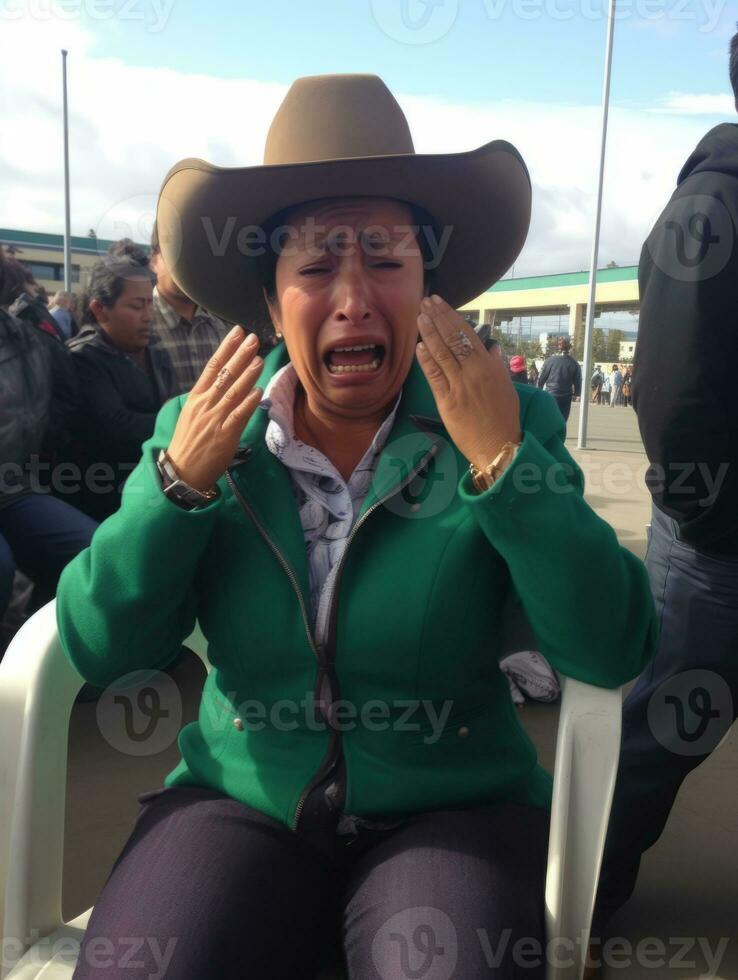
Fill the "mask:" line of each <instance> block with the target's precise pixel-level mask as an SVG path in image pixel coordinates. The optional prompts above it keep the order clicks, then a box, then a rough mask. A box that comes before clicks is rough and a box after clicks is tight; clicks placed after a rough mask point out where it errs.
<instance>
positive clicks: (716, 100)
mask: <svg viewBox="0 0 738 980" xmlns="http://www.w3.org/2000/svg"><path fill="white" fill-rule="evenodd" d="M651 111H652V112H668V113H675V114H678V115H682V116H727V117H731V116H733V115H734V114H735V99H734V98H733V96H732V95H726V94H724V93H720V94H717V95H714V94H708V93H694V92H691V93H690V92H669V94H668V95H666V96H664V98H663V99H661V100H660V101H659V102H658V104H657V105H656V106H654V107H653V109H652V110H651Z"/></svg>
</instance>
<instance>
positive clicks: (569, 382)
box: [538, 337, 582, 422]
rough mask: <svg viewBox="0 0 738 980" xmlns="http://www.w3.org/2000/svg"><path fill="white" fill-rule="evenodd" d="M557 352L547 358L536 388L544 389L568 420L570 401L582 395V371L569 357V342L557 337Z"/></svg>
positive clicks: (566, 339) (564, 338) (565, 338)
mask: <svg viewBox="0 0 738 980" xmlns="http://www.w3.org/2000/svg"><path fill="white" fill-rule="evenodd" d="M557 346H558V351H557V352H556V353H555V354H553V355H552V356H551V357H549V358H547V359H546V361H545V362H544V364H543V367H542V368H541V373H540V375H539V376H538V387H539V388H545V390H546V391H548V392H549V394H551V395H553V398H554V401H555V402H556V404H557V405H558V406H559V411H560V412H561V414H562V415H563V416H564V421H565V422H566V420H567V419H568V418H569V413H570V412H571V403H572V399H575V400H576V399H578V398H579V396H580V395H581V393H582V369H581V367H580V366H579V364H578V362H577V361H575V360H574V358H573V357H572V356H571V340H570V339H569V338H568V337H559V339H558V342H557Z"/></svg>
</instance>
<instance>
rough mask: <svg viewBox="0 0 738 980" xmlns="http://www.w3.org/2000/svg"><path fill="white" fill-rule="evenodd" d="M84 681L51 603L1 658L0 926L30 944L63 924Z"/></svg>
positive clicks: (15, 939)
mask: <svg viewBox="0 0 738 980" xmlns="http://www.w3.org/2000/svg"><path fill="white" fill-rule="evenodd" d="M83 683H84V680H83V678H82V677H81V676H80V675H79V674H78V673H77V671H76V670H75V669H74V667H73V666H72V664H71V663H70V662H69V660H68V659H67V658H66V656H65V655H64V652H63V650H62V649H61V643H60V641H59V636H58V633H57V627H56V601H55V600H52V601H51V602H49V603H48V604H47V605H45V606H44V607H43V608H42V609H39V611H38V612H37V613H35V615H33V616H32V617H31V618H30V619H29V620H28V621H27V622H25V623H24V624H23V626H22V627H21V628H20V630H19V631H18V632H17V633H16V635H15V636H14V637H13V640H12V641H11V643H10V646H9V647H8V649H7V650H6V652H5V656H4V657H3V660H2V662H1V663H0V924H2V936H3V938H4V939H6V940H12V941H13V942H14V943H17V942H20V943H21V944H22V945H23V948H27V947H28V945H29V943H30V942H31V941H33V938H34V931H35V935H36V937H38V935H42V936H43V935H47V934H48V933H50V932H52V931H53V930H54V929H57V928H58V927H59V926H61V925H62V912H61V898H62V871H63V855H64V808H65V801H66V783H67V744H68V740H69V719H70V717H71V713H72V706H73V705H74V699H75V697H76V696H77V694H78V693H79V691H80V689H81V688H82V685H83ZM16 948H17V947H16ZM0 970H2V964H0ZM0 976H2V972H0Z"/></svg>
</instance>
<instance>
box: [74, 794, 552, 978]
mask: <svg viewBox="0 0 738 980" xmlns="http://www.w3.org/2000/svg"><path fill="white" fill-rule="evenodd" d="M139 801H140V802H141V803H142V809H141V810H140V811H139V814H138V817H137V818H136V823H135V826H134V829H133V832H132V835H131V837H130V838H129V840H128V842H127V843H126V845H125V847H124V849H123V851H122V853H121V855H120V856H119V858H118V860H117V861H116V863H115V865H114V867H113V870H112V872H111V874H110V877H109V878H108V881H107V883H106V885H105V887H104V889H103V891H102V894H101V895H100V898H99V899H98V901H97V904H96V905H95V908H94V910H93V913H92V916H91V918H90V923H89V926H88V929H87V932H86V934H85V937H84V940H83V942H82V947H81V950H80V957H79V961H78V965H77V968H76V970H75V973H74V980H87V978H96V980H103V978H104V980H113V978H119V980H143V978H147V980H150V978H152V977H155V978H156V980H162V978H166V980H203V978H205V977H217V978H218V980H242V978H244V977H253V978H254V980H303V978H304V980H308V978H312V977H314V976H315V974H316V971H317V970H318V969H319V967H321V968H322V967H323V966H324V965H325V964H326V962H330V961H331V955H330V954H331V952H333V962H334V963H335V962H336V953H338V963H340V962H341V952H340V951H341V947H342V946H343V955H344V956H345V967H346V970H347V972H348V975H349V977H350V978H352V980H402V978H412V977H417V978H421V977H422V978H431V977H439V978H440V977H444V978H450V977H452V976H453V977H463V978H464V980H477V978H482V977H484V978H485V980H486V978H489V977H498V978H499V977H505V978H529V980H542V978H543V977H544V974H545V967H544V958H545V957H544V954H545V939H544V918H543V895H544V880H545V868H546V851H547V836H548V812H547V811H545V810H541V809H537V808H534V807H527V806H519V805H513V804H495V805H489V806H483V807H477V808H473V809H467V810H454V811H452V810H447V811H438V812H434V813H426V814H421V815H418V816H416V817H412V818H408V819H406V820H404V821H402V823H401V824H400V825H399V826H397V827H394V828H392V829H389V830H367V829H363V828H362V829H360V830H359V831H358V834H356V835H338V834H336V832H335V820H333V823H332V824H330V823H325V825H324V826H320V823H321V821H320V818H318V817H317V816H313V815H310V817H309V822H310V823H311V827H310V828H306V830H307V829H309V830H310V833H309V834H307V833H306V834H305V835H303V834H302V833H297V834H296V833H294V832H292V831H291V830H289V829H287V828H286V827H285V826H284V825H282V824H281V823H278V822H276V821H274V820H272V819H271V818H269V817H267V816H265V815H263V814H261V813H259V812H258V811H256V810H253V809H252V808H250V807H248V806H245V805H244V804H242V803H239V802H237V801H235V800H233V799H231V798H230V797H227V796H224V795H222V794H220V793H217V792H214V791H212V790H209V789H205V788H202V787H195V786H180V787H171V788H169V789H163V790H157V791H154V792H153V793H145V794H143V795H142V796H140V797H139ZM304 817H305V814H303V819H304ZM508 930H509V931H508ZM521 938H525V939H527V940H529V943H528V946H527V947H525V949H523V951H522V952H521V950H520V947H518V950H517V951H516V952H514V947H515V943H516V941H517V940H518V939H521ZM531 942H532V943H533V944H535V943H536V942H537V943H539V944H540V955H539V956H538V957H537V959H538V961H539V965H537V966H535V965H531V964H532V962H533V960H534V959H536V957H535V955H534V953H531V945H530V944H531ZM134 945H135V949H134V948H132V947H133V946H134ZM496 957H499V962H500V965H499V966H497V967H496V968H495V967H494V960H495V958H496ZM490 963H492V964H493V965H492V966H491V965H490ZM136 964H138V965H136Z"/></svg>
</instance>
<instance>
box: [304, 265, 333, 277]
mask: <svg viewBox="0 0 738 980" xmlns="http://www.w3.org/2000/svg"><path fill="white" fill-rule="evenodd" d="M323 272H330V269H329V268H328V266H327V265H311V266H308V268H307V269H300V275H301V276H318V275H320V274H321V273H323Z"/></svg>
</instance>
